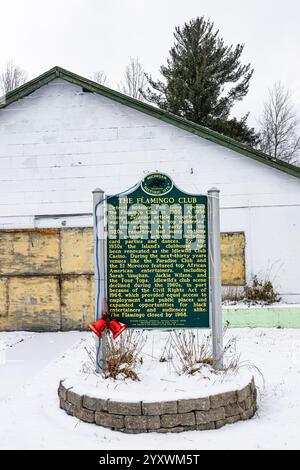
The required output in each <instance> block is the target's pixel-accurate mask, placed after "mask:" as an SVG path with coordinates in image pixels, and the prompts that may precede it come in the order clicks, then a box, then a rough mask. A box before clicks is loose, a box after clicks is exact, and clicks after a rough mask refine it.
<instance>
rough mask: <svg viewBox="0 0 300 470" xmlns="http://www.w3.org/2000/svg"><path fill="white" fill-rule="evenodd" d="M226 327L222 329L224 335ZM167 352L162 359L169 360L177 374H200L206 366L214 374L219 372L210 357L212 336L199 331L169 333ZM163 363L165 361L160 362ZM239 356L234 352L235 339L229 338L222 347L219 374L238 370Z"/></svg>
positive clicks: (165, 349) (211, 356)
mask: <svg viewBox="0 0 300 470" xmlns="http://www.w3.org/2000/svg"><path fill="white" fill-rule="evenodd" d="M226 331H227V327H225V328H224V333H223V334H224V335H225V333H226ZM164 351H167V354H166V353H165V354H164V355H163V356H162V357H168V358H170V359H171V365H172V367H173V369H174V370H175V371H176V372H177V373H178V374H179V375H182V374H190V375H193V374H195V373H196V372H201V369H202V368H203V366H207V367H208V368H209V369H210V370H212V371H214V372H215V373H219V372H220V371H219V370H217V369H213V368H214V359H213V355H212V336H211V333H210V334H209V335H204V336H203V334H201V332H200V331H199V330H174V331H172V332H170V334H169V338H168V340H167V343H166V345H165V347H164ZM161 362H165V361H161ZM239 362H240V355H239V354H237V352H236V338H234V337H232V338H230V339H229V340H228V341H227V343H226V344H225V345H224V347H223V369H222V371H221V372H223V373H224V372H226V371H229V370H235V369H237V368H238V365H239Z"/></svg>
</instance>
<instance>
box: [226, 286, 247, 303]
mask: <svg viewBox="0 0 300 470" xmlns="http://www.w3.org/2000/svg"><path fill="white" fill-rule="evenodd" d="M244 298H245V296H244V292H243V290H242V291H241V289H240V288H238V287H234V286H229V287H226V288H225V289H224V291H223V292H222V302H232V303H237V302H242V301H243V300H244Z"/></svg>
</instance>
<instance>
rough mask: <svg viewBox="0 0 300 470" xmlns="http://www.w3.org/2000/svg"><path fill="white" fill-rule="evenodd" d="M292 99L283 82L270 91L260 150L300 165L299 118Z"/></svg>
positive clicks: (265, 105)
mask: <svg viewBox="0 0 300 470" xmlns="http://www.w3.org/2000/svg"><path fill="white" fill-rule="evenodd" d="M291 100H292V97H291V93H290V91H289V90H286V89H285V88H284V86H283V85H282V83H281V82H276V83H274V85H273V87H272V88H271V89H270V90H269V99H268V101H267V102H266V103H265V104H264V110H263V114H262V117H261V119H260V120H259V123H260V148H261V150H262V151H263V152H266V153H267V154H269V155H271V156H272V157H274V158H277V159H280V160H284V161H286V162H288V163H292V164H299V152H300V136H299V135H298V126H299V118H298V117H297V114H296V112H295V110H294V107H293V104H292V102H291Z"/></svg>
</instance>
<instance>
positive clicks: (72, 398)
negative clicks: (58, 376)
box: [58, 378, 257, 433]
mask: <svg viewBox="0 0 300 470" xmlns="http://www.w3.org/2000/svg"><path fill="white" fill-rule="evenodd" d="M256 395H257V394H256V387H255V383H254V379H253V378H252V380H251V382H250V383H249V384H248V385H246V387H244V388H243V389H241V390H236V391H232V392H225V393H220V394H218V395H212V396H210V397H205V398H193V399H182V400H176V401H173V400H172V401H162V402H148V401H139V402H119V401H113V400H109V399H108V400H107V399H102V398H93V397H89V396H87V395H82V396H81V395H78V394H77V393H75V392H73V391H72V390H71V389H66V388H65V387H64V385H63V383H62V382H60V384H59V388H58V396H59V399H60V407H61V408H62V409H63V410H65V411H66V413H68V414H69V415H72V416H75V417H76V418H78V419H80V420H82V421H85V422H87V423H96V424H98V425H99V426H103V427H105V428H110V429H113V430H117V431H122V432H126V433H140V432H162V433H164V432H182V431H191V430H208V429H218V428H220V427H222V426H224V425H225V424H232V423H235V422H237V421H240V420H246V419H250V418H252V416H253V415H254V414H255V412H256Z"/></svg>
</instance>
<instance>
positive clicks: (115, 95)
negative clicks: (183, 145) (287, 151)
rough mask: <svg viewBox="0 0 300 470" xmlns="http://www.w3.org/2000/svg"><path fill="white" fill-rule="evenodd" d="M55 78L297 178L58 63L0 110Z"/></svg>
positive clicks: (296, 172)
mask: <svg viewBox="0 0 300 470" xmlns="http://www.w3.org/2000/svg"><path fill="white" fill-rule="evenodd" d="M56 78H62V79H63V80H66V81H68V82H70V83H74V84H75V85H78V86H80V87H82V88H83V89H84V90H87V91H90V92H93V93H98V94H99V95H102V96H105V97H107V98H109V99H111V100H114V101H117V102H118V103H122V104H124V105H126V106H129V107H131V108H134V109H136V110H137V111H140V112H142V113H146V114H149V115H150V116H153V117H155V118H157V119H160V120H161V121H164V122H167V123H168V124H172V125H173V126H176V127H179V128H180V129H184V130H185V131H187V132H191V133H192V134H195V135H198V136H199V137H202V138H203V139H206V140H209V141H211V142H214V143H215V144H219V145H222V146H223V147H226V148H229V149H231V150H234V151H235V152H238V153H240V154H242V155H245V156H247V157H250V158H253V159H254V160H257V161H259V162H261V163H264V164H265V165H268V166H270V167H273V168H276V169H277V170H280V171H284V172H285V173H288V174H290V175H292V176H295V177H297V178H300V168H298V167H296V166H294V165H291V164H290V163H286V162H284V161H281V160H276V159H274V158H272V157H271V156H269V155H267V154H265V153H263V152H260V151H258V150H255V149H252V148H251V147H248V146H247V145H244V144H242V143H240V142H237V141H235V140H233V139H231V138H230V137H227V136H224V135H222V134H219V133H218V132H215V131H213V130H211V129H208V128H207V127H204V126H200V125H199V124H195V123H194V122H191V121H188V120H187V119H183V118H181V117H179V116H176V115H175V114H171V113H169V112H167V111H164V110H162V109H159V108H156V107H154V106H152V105H150V104H148V103H144V102H142V101H139V100H136V99H135V98H131V97H130V96H127V95H124V94H123V93H120V92H118V91H115V90H112V89H111V88H108V87H106V86H103V85H99V84H98V83H96V82H93V81H92V80H89V79H88V78H84V77H81V76H80V75H77V74H75V73H73V72H69V71H68V70H66V69H63V68H61V67H58V66H56V67H53V68H52V69H50V70H48V71H47V72H45V73H43V74H42V75H39V76H38V77H36V78H34V79H33V80H30V81H29V82H27V83H25V84H24V85H21V86H20V87H18V88H16V89H15V90H13V91H11V92H10V93H8V94H7V95H6V96H5V99H2V100H1V99H0V109H1V108H5V107H6V106H8V105H10V104H11V103H13V102H15V101H17V100H19V99H21V98H24V97H25V96H28V95H29V94H30V93H32V92H34V91H35V90H37V89H38V88H40V87H42V86H44V85H46V84H47V83H49V82H51V81H52V80H55V79H56Z"/></svg>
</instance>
